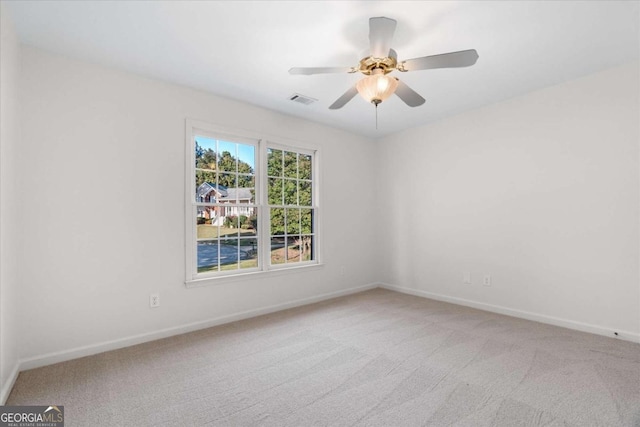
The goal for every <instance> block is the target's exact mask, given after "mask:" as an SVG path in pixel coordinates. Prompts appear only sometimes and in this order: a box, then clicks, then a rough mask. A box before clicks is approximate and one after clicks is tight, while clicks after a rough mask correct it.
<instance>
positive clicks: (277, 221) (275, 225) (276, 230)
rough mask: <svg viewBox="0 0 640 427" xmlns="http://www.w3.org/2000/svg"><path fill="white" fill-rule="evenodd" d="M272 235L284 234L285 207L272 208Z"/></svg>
mask: <svg viewBox="0 0 640 427" xmlns="http://www.w3.org/2000/svg"><path fill="white" fill-rule="evenodd" d="M270 222H271V235H272V236H281V235H283V234H284V209H283V208H272V209H271V217H270Z"/></svg>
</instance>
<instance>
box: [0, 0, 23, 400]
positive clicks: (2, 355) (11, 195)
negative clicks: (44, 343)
mask: <svg viewBox="0 0 640 427" xmlns="http://www.w3.org/2000/svg"><path fill="white" fill-rule="evenodd" d="M19 55H20V53H19V45H18V39H17V36H16V33H15V31H14V28H13V24H12V23H11V21H10V19H9V16H8V11H7V7H6V4H5V2H0V236H1V239H0V404H3V403H4V401H5V399H6V397H7V394H8V392H9V387H10V386H11V384H12V383H13V380H14V376H15V375H16V374H17V371H16V369H17V368H18V356H19V348H18V345H19V343H18V331H17V329H18V324H17V319H16V314H17V312H18V307H17V302H18V264H17V248H18V242H19V240H18V238H19V230H18V228H17V226H16V225H17V218H18V217H17V213H18V208H17V203H18V197H17V193H16V176H17V175H16V170H17V169H16V168H17V166H18V160H17V151H16V149H17V148H18V142H19V138H20V132H19V129H20V123H19V121H18V112H19V106H18V72H19V67H20V56H19Z"/></svg>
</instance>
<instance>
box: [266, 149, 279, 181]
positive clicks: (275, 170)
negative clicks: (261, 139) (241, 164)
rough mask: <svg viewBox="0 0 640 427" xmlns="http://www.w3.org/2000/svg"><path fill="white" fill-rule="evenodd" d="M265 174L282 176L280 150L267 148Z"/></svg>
mask: <svg viewBox="0 0 640 427" xmlns="http://www.w3.org/2000/svg"><path fill="white" fill-rule="evenodd" d="M267 175H269V176H274V177H278V176H282V150H274V149H272V148H269V149H268V150H267Z"/></svg>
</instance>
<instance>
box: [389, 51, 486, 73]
mask: <svg viewBox="0 0 640 427" xmlns="http://www.w3.org/2000/svg"><path fill="white" fill-rule="evenodd" d="M477 60H478V52H476V50H475V49H469V50H461V51H459V52H451V53H443V54H440V55H431V56H423V57H422V58H413V59H407V60H406V61H402V62H400V63H399V64H398V70H400V71H416V70H429V69H432V68H456V67H468V66H470V65H473V64H475V63H476V61H477Z"/></svg>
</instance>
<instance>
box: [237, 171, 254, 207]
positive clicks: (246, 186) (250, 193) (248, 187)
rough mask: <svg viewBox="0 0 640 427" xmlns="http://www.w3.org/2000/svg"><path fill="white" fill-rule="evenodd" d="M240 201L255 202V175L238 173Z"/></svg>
mask: <svg viewBox="0 0 640 427" xmlns="http://www.w3.org/2000/svg"><path fill="white" fill-rule="evenodd" d="M237 196H238V202H239V203H255V200H256V183H255V177H254V176H253V175H238V194H237Z"/></svg>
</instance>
